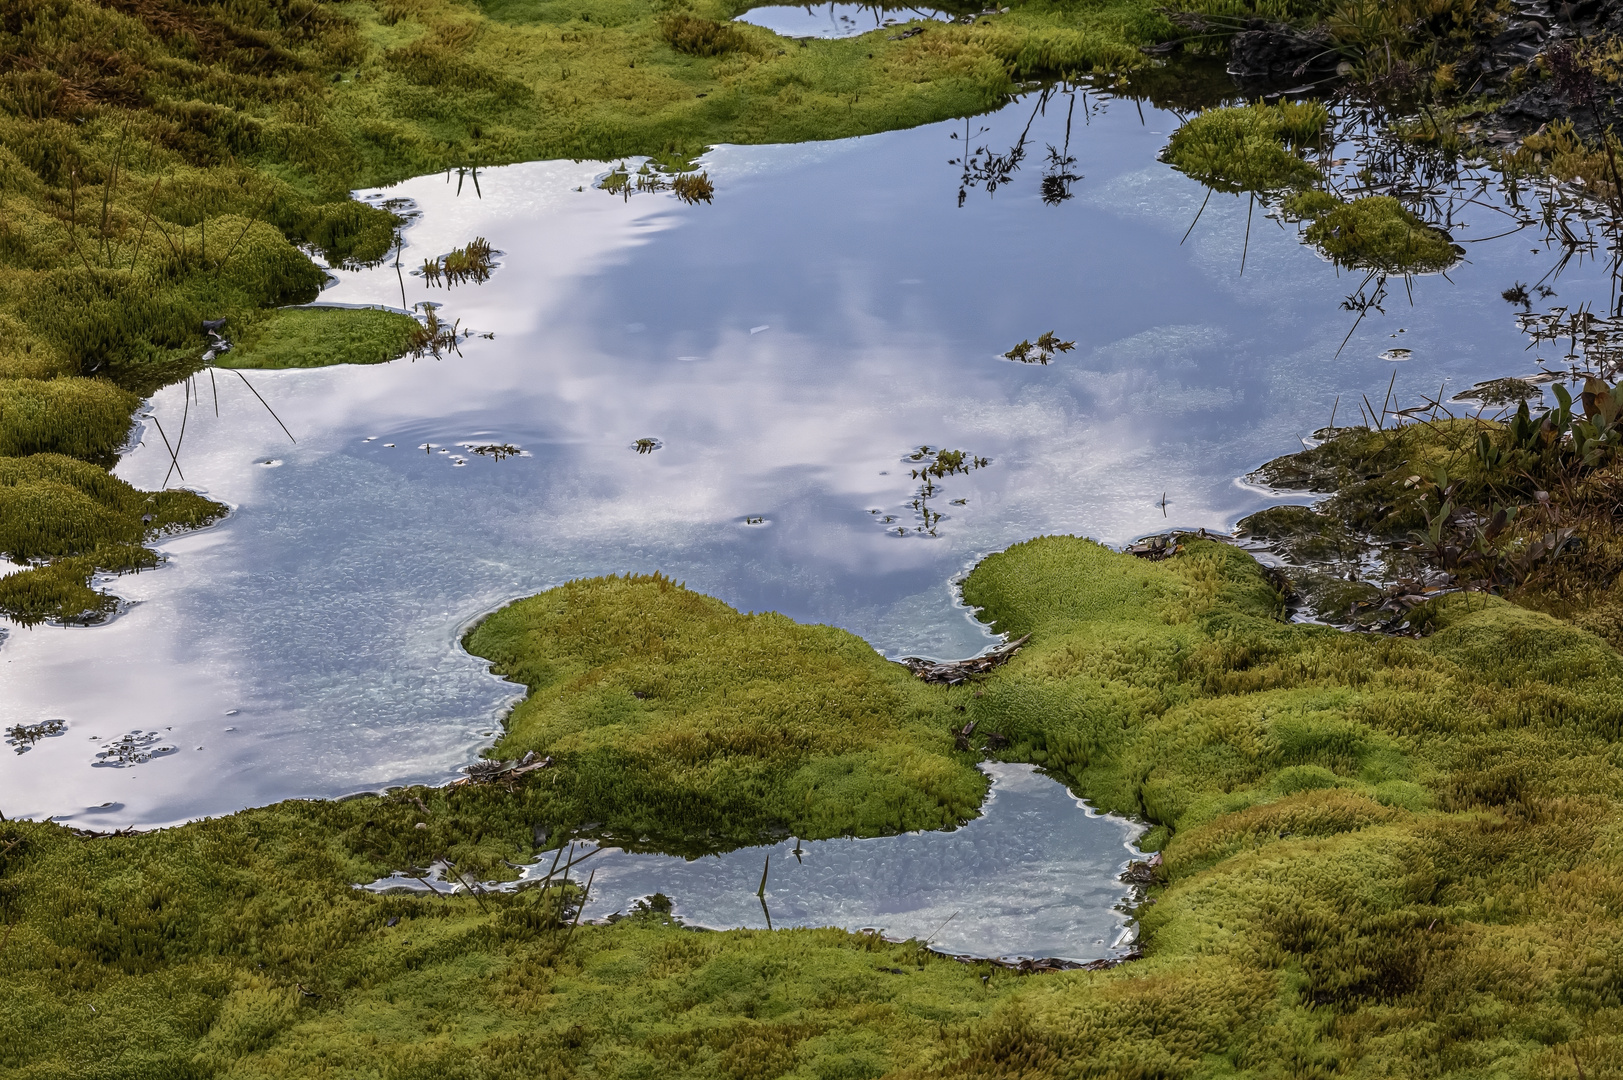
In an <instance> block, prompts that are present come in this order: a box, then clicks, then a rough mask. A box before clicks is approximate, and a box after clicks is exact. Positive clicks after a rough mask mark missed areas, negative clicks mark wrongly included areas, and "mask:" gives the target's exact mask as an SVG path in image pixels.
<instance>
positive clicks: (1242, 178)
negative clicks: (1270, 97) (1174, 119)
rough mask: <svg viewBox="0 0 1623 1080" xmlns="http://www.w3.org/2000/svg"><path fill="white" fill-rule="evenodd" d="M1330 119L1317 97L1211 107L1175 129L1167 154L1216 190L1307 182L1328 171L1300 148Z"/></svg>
mask: <svg viewBox="0 0 1623 1080" xmlns="http://www.w3.org/2000/svg"><path fill="white" fill-rule="evenodd" d="M1329 122H1330V116H1329V113H1328V112H1326V111H1325V108H1324V106H1323V105H1321V104H1319V103H1318V102H1316V101H1305V102H1280V103H1279V104H1277V105H1264V104H1262V103H1260V102H1259V103H1257V104H1254V105H1239V106H1232V107H1229V108H1221V109H1207V110H1206V111H1204V112H1202V113H1200V114H1199V115H1198V116H1194V117H1192V118H1190V120H1189V122H1188V123H1186V124H1184V125H1182V126H1181V127H1179V128H1178V130H1176V131H1174V132H1173V133H1172V139H1171V141H1170V142H1168V143H1167V149H1166V154H1165V157H1166V160H1167V161H1168V162H1169V163H1170V164H1171V165H1172V166H1173V167H1174V168H1176V169H1178V170H1179V171H1180V172H1183V173H1184V174H1185V175H1187V176H1189V177H1190V178H1192V179H1195V180H1199V181H1200V182H1201V183H1202V184H1205V185H1206V186H1207V187H1210V188H1213V189H1214V190H1217V191H1227V192H1234V193H1238V192H1242V191H1250V192H1257V193H1263V192H1271V191H1279V190H1282V189H1287V188H1298V187H1306V186H1309V185H1311V184H1314V183H1317V182H1318V181H1319V180H1322V179H1323V175H1322V174H1321V173H1320V172H1319V170H1318V169H1317V168H1316V167H1315V166H1313V165H1311V164H1309V163H1308V162H1307V161H1305V160H1303V158H1302V156H1301V154H1300V153H1299V152H1298V151H1299V150H1300V148H1302V147H1304V146H1306V145H1308V144H1310V143H1312V142H1314V141H1315V140H1317V139H1318V137H1319V135H1320V133H1321V132H1323V130H1324V128H1325V126H1326V125H1327V124H1329Z"/></svg>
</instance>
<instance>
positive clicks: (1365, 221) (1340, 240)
mask: <svg viewBox="0 0 1623 1080" xmlns="http://www.w3.org/2000/svg"><path fill="white" fill-rule="evenodd" d="M1305 236H1306V238H1307V241H1308V243H1310V244H1312V245H1314V246H1315V247H1317V248H1318V249H1319V250H1320V251H1322V252H1323V253H1324V254H1325V255H1326V256H1327V257H1328V258H1330V259H1331V260H1332V261H1334V262H1335V263H1336V265H1337V266H1347V267H1353V268H1355V269H1359V270H1372V271H1377V272H1380V273H1388V274H1431V273H1438V272H1440V271H1443V270H1447V269H1448V268H1449V267H1451V266H1453V265H1454V264H1455V263H1457V262H1459V260H1460V258H1461V257H1462V256H1463V255H1464V254H1465V251H1464V249H1463V248H1460V247H1458V246H1457V245H1455V244H1454V242H1453V241H1452V240H1450V239H1449V238H1448V234H1446V233H1444V232H1443V231H1442V230H1441V229H1436V228H1433V227H1432V226H1430V225H1427V224H1426V223H1425V222H1423V221H1421V220H1420V219H1419V218H1418V217H1416V216H1415V215H1414V214H1413V213H1412V212H1410V211H1409V209H1408V208H1407V207H1405V206H1404V205H1403V204H1402V203H1401V202H1399V201H1398V200H1397V199H1394V198H1393V197H1392V196H1390V195H1369V196H1366V197H1364V198H1361V199H1354V200H1353V201H1351V202H1345V203H1341V204H1340V205H1339V206H1336V207H1334V208H1331V209H1325V210H1320V211H1318V212H1317V213H1316V214H1315V216H1314V218H1313V222H1312V224H1310V225H1309V226H1308V227H1307V232H1306V234H1305Z"/></svg>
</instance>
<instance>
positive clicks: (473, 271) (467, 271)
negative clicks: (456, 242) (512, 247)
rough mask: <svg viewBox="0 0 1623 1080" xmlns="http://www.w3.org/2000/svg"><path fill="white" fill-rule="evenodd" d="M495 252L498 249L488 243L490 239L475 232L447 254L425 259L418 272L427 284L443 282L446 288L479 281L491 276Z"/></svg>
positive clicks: (476, 283)
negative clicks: (475, 234)
mask: <svg viewBox="0 0 1623 1080" xmlns="http://www.w3.org/2000/svg"><path fill="white" fill-rule="evenodd" d="M498 254H500V252H498V251H496V250H494V249H493V248H492V247H491V246H490V241H488V240H486V239H485V238H484V237H482V236H476V237H474V238H473V239H472V240H470V241H469V242H468V243H467V245H466V246H464V247H459V248H453V249H452V250H451V252H450V253H449V254H447V255H441V256H440V257H439V258H437V259H429V260H428V261H426V262H424V263H423V265H422V269H421V271H420V273H421V274H422V275H423V280H425V281H427V282H428V283H429V284H430V285H439V284H441V283H442V282H443V283H444V285H445V287H446V288H450V287H451V286H452V285H462V284H465V283H467V282H470V281H471V282H473V283H474V284H475V285H482V284H484V283H485V282H487V281H489V280H490V275H491V273H492V272H493V271H494V270H495V269H496V256H497V255H498Z"/></svg>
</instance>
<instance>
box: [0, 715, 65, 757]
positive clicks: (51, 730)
mask: <svg viewBox="0 0 1623 1080" xmlns="http://www.w3.org/2000/svg"><path fill="white" fill-rule="evenodd" d="M67 729H68V722H67V721H66V720H42V721H40V722H39V723H37V724H15V725H13V726H11V727H9V728H7V729H6V742H7V744H8V745H10V746H12V747H13V748H15V749H16V751H17V753H19V754H26V753H28V751H30V750H32V749H33V748H34V744H35V743H37V742H39V741H40V740H41V739H53V738H55V737H56V736H58V735H60V734H62V733H63V732H64V731H66V730H67Z"/></svg>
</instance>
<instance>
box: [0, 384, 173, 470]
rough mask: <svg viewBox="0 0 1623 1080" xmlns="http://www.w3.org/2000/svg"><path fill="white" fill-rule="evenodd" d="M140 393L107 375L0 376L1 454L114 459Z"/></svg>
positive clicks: (126, 432)
mask: <svg viewBox="0 0 1623 1080" xmlns="http://www.w3.org/2000/svg"><path fill="white" fill-rule="evenodd" d="M140 403H141V399H140V398H138V397H136V396H135V395H134V394H132V393H129V392H128V391H126V390H121V389H119V388H118V387H117V386H114V385H113V384H112V383H110V382H107V381H105V380H102V379H0V456H6V457H10V456H15V455H21V454H40V453H54V454H67V455H70V456H72V457H77V458H84V459H86V460H89V461H97V462H102V463H110V462H111V461H112V459H113V457H114V456H115V454H116V453H117V451H118V448H119V447H120V446H122V445H123V444H124V440H125V438H126V437H127V436H128V435H129V430H130V413H132V412H133V411H134V410H135V407H136V406H137V405H139V404H140Z"/></svg>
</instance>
